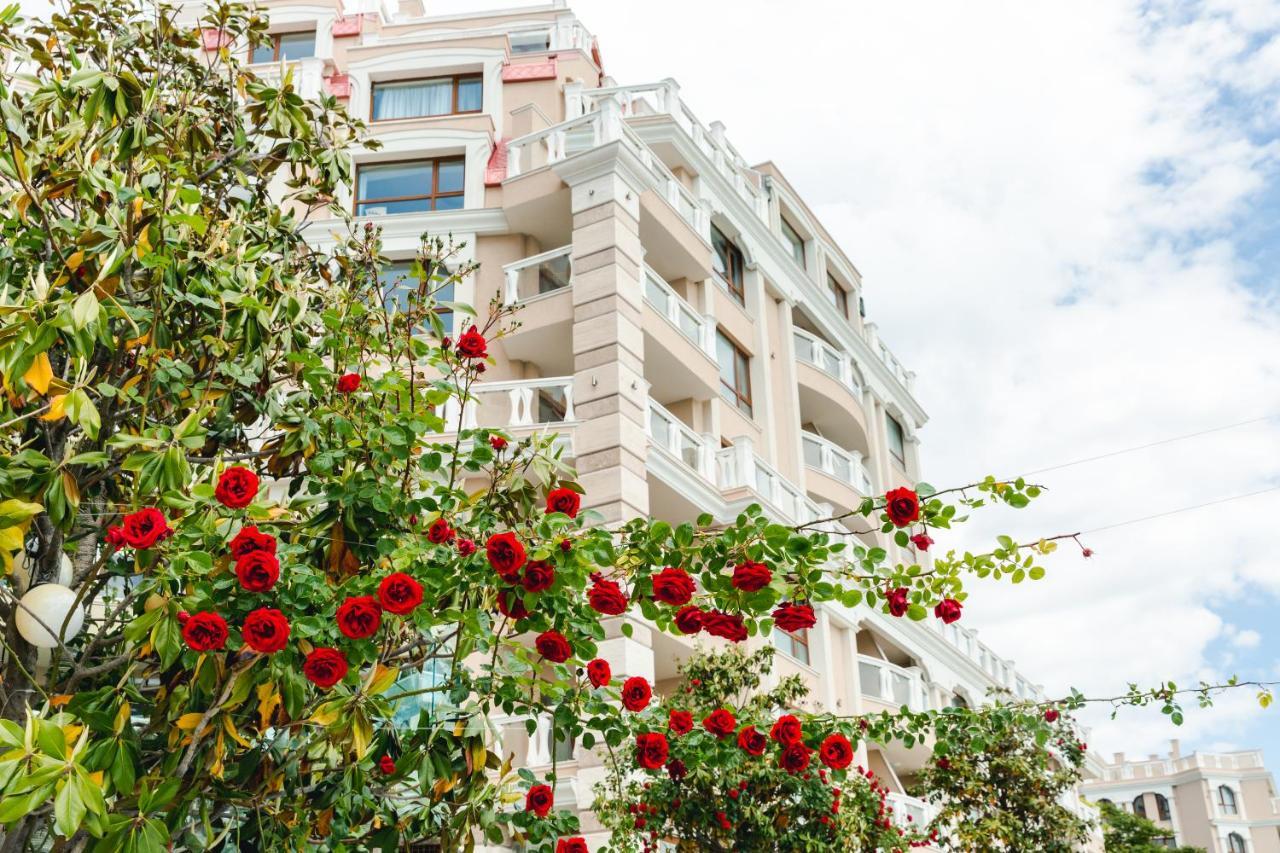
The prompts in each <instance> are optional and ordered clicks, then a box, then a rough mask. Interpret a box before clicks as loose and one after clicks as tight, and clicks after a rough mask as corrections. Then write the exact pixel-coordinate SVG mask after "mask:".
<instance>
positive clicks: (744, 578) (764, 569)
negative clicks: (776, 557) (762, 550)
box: [732, 562, 773, 592]
mask: <svg viewBox="0 0 1280 853" xmlns="http://www.w3.org/2000/svg"><path fill="white" fill-rule="evenodd" d="M772 580H773V572H771V571H769V567H768V566H766V565H765V564H764V563H752V562H746V563H739V564H738V565H736V566H734V567H733V580H732V583H733V587H734V589H740V590H742V591H743V592H758V591H759V590H762V589H764V588H765V587H766V586H768V585H769V583H770V582H771V581H772Z"/></svg>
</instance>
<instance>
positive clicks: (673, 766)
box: [667, 758, 689, 809]
mask: <svg viewBox="0 0 1280 853" xmlns="http://www.w3.org/2000/svg"><path fill="white" fill-rule="evenodd" d="M667 775H668V776H670V777H671V781H672V782H679V781H680V780H681V779H683V778H684V777H686V776H688V775H689V768H688V767H686V766H685V763H684V762H683V761H681V760H680V759H678V758H673V759H671V760H670V761H668V762H667ZM671 805H672V807H673V808H677V809H678V808H680V801H679V800H678V799H677V800H673V801H672V802H671Z"/></svg>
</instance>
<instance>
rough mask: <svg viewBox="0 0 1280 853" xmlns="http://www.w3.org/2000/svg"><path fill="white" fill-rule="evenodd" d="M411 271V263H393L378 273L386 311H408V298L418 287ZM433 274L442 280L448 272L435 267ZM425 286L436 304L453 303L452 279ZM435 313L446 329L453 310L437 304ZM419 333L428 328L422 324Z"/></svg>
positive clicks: (433, 282)
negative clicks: (392, 309) (393, 309)
mask: <svg viewBox="0 0 1280 853" xmlns="http://www.w3.org/2000/svg"><path fill="white" fill-rule="evenodd" d="M412 269H413V261H393V262H391V263H390V264H387V265H386V266H385V267H383V268H382V270H381V272H379V273H378V282H379V284H380V285H381V286H382V300H383V304H384V305H385V306H386V307H387V308H388V309H390V308H395V309H396V310H397V311H408V310H409V298H410V297H411V296H412V295H413V294H415V293H417V291H418V285H419V281H418V278H417V277H416V276H413V275H411V273H410V271H411V270H412ZM434 274H435V275H437V276H440V277H442V278H443V277H446V276H448V275H449V270H447V269H445V268H444V267H439V266H437V267H436V268H435V272H434ZM427 286H428V288H429V289H430V292H431V295H432V298H433V299H435V300H436V302H437V303H440V302H453V301H454V293H453V286H454V282H453V281H452V279H450V280H448V281H434V280H433V281H430V282H428V283H427ZM435 311H436V313H437V314H439V315H440V318H441V319H442V320H444V327H445V328H446V329H448V328H449V326H450V323H451V322H452V318H453V309H452V308H450V307H448V306H445V305H440V304H437V305H436V308H435ZM419 331H422V332H427V331H429V327H427V326H426V325H425V324H424V325H423V326H422V327H421V328H420V329H419Z"/></svg>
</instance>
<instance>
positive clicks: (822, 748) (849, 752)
mask: <svg viewBox="0 0 1280 853" xmlns="http://www.w3.org/2000/svg"><path fill="white" fill-rule="evenodd" d="M818 758H820V759H821V760H822V763H823V764H825V765H827V766H828V767H830V768H831V769H832V770H844V769H845V768H846V767H848V766H849V765H850V764H852V763H853V744H851V743H849V739H848V738H847V737H845V736H844V735H842V734H840V733H839V732H836V733H834V734H830V735H827V738H826V740H824V741H823V742H822V743H821V745H819V746H818Z"/></svg>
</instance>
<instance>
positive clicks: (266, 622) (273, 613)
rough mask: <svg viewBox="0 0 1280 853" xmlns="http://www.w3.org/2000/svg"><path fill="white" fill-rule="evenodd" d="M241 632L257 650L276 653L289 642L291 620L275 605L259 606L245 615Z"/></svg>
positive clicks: (246, 643) (249, 644) (245, 639)
mask: <svg viewBox="0 0 1280 853" xmlns="http://www.w3.org/2000/svg"><path fill="white" fill-rule="evenodd" d="M187 624H188V625H189V624H191V623H190V622H188V623H187ZM240 633H241V634H242V635H243V636H244V644H245V645H246V646H248V647H249V648H251V649H253V650H254V651H255V652H261V653H262V654H264V655H271V654H275V653H276V652H278V651H280V650H281V649H283V648H284V647H285V645H286V644H288V642H289V620H288V619H286V618H285V615H284V614H283V613H281V612H280V611H279V610H276V609H275V608H273V607H259V608H258V609H257V610H254V611H252V612H251V613H250V614H249V615H248V616H246V617H244V627H243V628H241V629H240Z"/></svg>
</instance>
